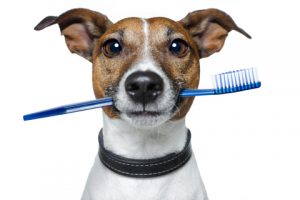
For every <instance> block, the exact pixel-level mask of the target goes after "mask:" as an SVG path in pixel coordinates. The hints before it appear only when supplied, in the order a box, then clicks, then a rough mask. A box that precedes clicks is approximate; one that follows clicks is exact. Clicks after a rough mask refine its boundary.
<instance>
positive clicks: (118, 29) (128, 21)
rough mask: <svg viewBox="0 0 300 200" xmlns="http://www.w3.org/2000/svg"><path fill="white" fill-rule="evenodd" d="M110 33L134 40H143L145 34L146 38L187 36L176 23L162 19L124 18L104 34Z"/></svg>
mask: <svg viewBox="0 0 300 200" xmlns="http://www.w3.org/2000/svg"><path fill="white" fill-rule="evenodd" d="M146 32H147V33H146ZM112 33H119V34H120V35H122V37H124V38H132V39H135V40H137V39H138V38H144V37H145V35H146V34H147V36H148V37H168V36H170V35H171V34H175V33H177V34H178V33H179V34H181V35H182V36H183V37H185V36H187V32H186V31H185V29H184V28H183V27H182V26H181V25H180V24H179V23H178V22H176V21H173V20H171V19H168V18H164V17H155V18H149V19H143V18H136V17H131V18H125V19H122V20H120V21H118V22H116V23H115V24H113V25H112V27H111V28H110V29H109V30H108V31H107V32H106V34H112Z"/></svg>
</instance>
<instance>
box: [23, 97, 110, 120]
mask: <svg viewBox="0 0 300 200" xmlns="http://www.w3.org/2000/svg"><path fill="white" fill-rule="evenodd" d="M111 105H112V98H111V97H106V98H102V99H96V100H92V101H85V102H81V103H76V104H69V105H66V106H60V107H56V108H52V109H48V110H43V111H40V112H35V113H31V114H27V115H24V116H23V120H24V121H28V120H33V119H39V118H45V117H52V116H56V115H63V114H68V113H73V112H79V111H83V110H89V109H94V108H100V107H103V106H111Z"/></svg>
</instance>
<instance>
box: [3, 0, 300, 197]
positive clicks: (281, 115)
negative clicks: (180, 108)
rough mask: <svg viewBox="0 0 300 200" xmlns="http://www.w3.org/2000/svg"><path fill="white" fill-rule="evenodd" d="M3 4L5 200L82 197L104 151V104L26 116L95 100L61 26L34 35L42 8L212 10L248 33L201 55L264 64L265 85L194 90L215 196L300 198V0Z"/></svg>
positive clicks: (195, 130)
mask: <svg viewBox="0 0 300 200" xmlns="http://www.w3.org/2000/svg"><path fill="white" fill-rule="evenodd" d="M4 2H5V1H2V2H1V3H0V4H1V5H0V9H1V12H0V15H1V18H0V19H1V32H0V34H1V37H0V41H1V48H0V51H1V54H0V55H1V59H0V62H1V63H0V70H1V71H0V93H1V98H0V99H1V100H0V102H1V104H0V119H1V121H0V162H1V163H0V199H3V200H4V199H5V200H16V199H22V200H41V199H42V200H53V199H55V200H66V199H80V196H81V193H82V190H83V188H84V185H85V181H86V178H87V175H88V172H89V170H90V167H91V166H92V164H93V161H94V158H95V156H96V153H97V149H98V144H97V134H98V131H99V130H100V128H101V126H102V116H101V110H99V109H98V110H92V111H86V112H80V113H76V114H70V115H64V116H58V117H52V118H47V119H41V120H36V121H30V122H23V121H22V115H23V114H25V113H30V112H34V111H37V110H43V109H47V108H50V107H55V106H58V105H62V104H68V103H73V102H80V101H84V100H90V99H93V98H94V96H93V90H92V82H91V64H90V63H88V62H87V61H85V60H84V59H82V58H80V57H78V56H75V55H71V54H70V53H69V52H68V50H67V48H66V46H65V44H64V39H63V37H61V36H60V33H59V29H58V27H57V26H53V27H49V28H48V29H45V30H44V31H41V32H35V31H34V30H33V27H34V26H35V25H36V24H37V23H38V22H39V21H40V20H41V19H43V18H44V17H45V16H48V15H59V14H61V13H62V12H65V11H66V10H68V9H71V8H76V7H85V8H90V9H94V10H97V11H100V12H102V13H104V14H106V15H107V16H108V17H109V18H110V19H111V20H112V21H114V22H116V21H118V20H120V19H122V18H125V17H130V16H138V17H145V18H147V17H153V16H165V17H169V18H172V19H174V20H179V19H181V18H183V17H184V16H185V15H186V14H187V13H188V12H190V11H194V10H197V9H203V8H209V7H215V8H219V9H222V10H224V11H226V12H227V13H228V14H230V15H231V16H232V18H233V19H234V20H235V21H236V23H237V24H238V25H239V26H240V27H242V28H243V29H245V30H246V31H247V32H249V33H250V35H252V37H253V39H252V40H248V39H247V38H245V37H244V36H242V35H240V34H239V33H236V32H234V31H232V32H231V33H230V34H229V37H228V39H227V41H226V44H225V46H224V48H223V50H222V51H221V52H220V53H218V54H215V55H213V56H211V57H209V58H207V59H203V60H201V69H202V73H201V83H200V87H201V88H204V87H210V86H211V83H210V75H212V74H215V73H221V72H224V71H229V70H232V69H240V68H246V67H257V68H258V70H259V75H260V79H261V81H262V88H261V89H259V90H254V91H248V92H243V93H239V94H232V95H223V96H212V97H197V99H196V101H195V102H194V105H193V107H192V109H191V111H190V112H189V115H188V117H187V125H188V127H189V128H190V129H191V130H192V134H193V137H192V143H193V148H194V151H195V154H196V157H197V160H198V165H199V168H200V172H201V174H202V178H203V179H204V182H205V185H206V188H207V191H208V194H209V197H210V199H211V200H282V199H285V200H299V199H300V192H299V190H300V128H299V123H300V120H299V111H300V110H299V100H300V97H299V90H300V81H299V80H300V79H299V72H300V71H299V68H300V65H299V64H300V62H299V58H300V52H299V45H300V28H299V19H300V14H297V13H299V5H298V4H297V1H292V0H290V1H288V0H285V1H257V0H254V1H253V0H248V1H239V0H228V1H221V0H197V1H195V0H184V1H183V0H182V1H178V0H176V1H175V0H170V1H166V0H161V1H158V2H155V1H141V0H140V1H138V0H137V1H130V0H120V1H117V0H110V1H109V0H103V1H100V0H98V1H96V0H89V1H87V0H85V1H79V0H73V1H66V0H51V1H50V0H48V1H46V0H40V1H37V0H36V1H34V0H27V1H21V0H19V1H16V0H10V1H6V2H5V3H4Z"/></svg>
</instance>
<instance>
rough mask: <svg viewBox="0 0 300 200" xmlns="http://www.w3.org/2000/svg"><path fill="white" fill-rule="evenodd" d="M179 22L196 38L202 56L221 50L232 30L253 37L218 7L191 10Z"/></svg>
mask: <svg viewBox="0 0 300 200" xmlns="http://www.w3.org/2000/svg"><path fill="white" fill-rule="evenodd" d="M179 23H180V24H181V25H182V26H183V27H184V28H185V29H187V30H188V32H189V33H190V34H191V36H192V37H193V39H194V40H195V42H196V44H197V46H198V51H199V56H200V58H205V57H208V56H210V55H211V54H213V53H215V52H219V51H220V50H221V49H222V47H223V45H224V42H225V39H226V37H227V35H228V33H229V32H230V31H231V30H235V31H238V32H240V33H241V34H243V35H244V36H246V37H247V38H249V39H251V36H250V35H249V34H248V33H246V32H245V31H244V30H243V29H241V28H239V27H238V26H237V25H236V24H235V22H234V21H233V19H232V18H231V17H230V16H229V15H227V14H226V13H225V12H223V11H221V10H218V9H206V10H198V11H194V12H191V13H189V14H188V15H187V16H186V17H185V18H183V19H181V20H180V21H179Z"/></svg>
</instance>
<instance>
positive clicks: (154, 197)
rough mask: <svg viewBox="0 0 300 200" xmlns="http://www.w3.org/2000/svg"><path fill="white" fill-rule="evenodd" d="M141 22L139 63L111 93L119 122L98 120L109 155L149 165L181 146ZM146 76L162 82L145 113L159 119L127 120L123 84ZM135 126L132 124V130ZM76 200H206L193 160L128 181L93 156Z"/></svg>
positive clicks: (182, 130) (167, 90)
mask: <svg viewBox="0 0 300 200" xmlns="http://www.w3.org/2000/svg"><path fill="white" fill-rule="evenodd" d="M143 22H144V34H145V47H144V54H143V58H142V59H141V60H140V61H139V62H138V63H136V64H135V65H134V66H132V67H131V69H130V70H128V71H127V72H126V73H125V74H124V75H123V77H122V79H121V81H120V84H119V90H118V92H117V102H116V107H117V108H118V109H119V110H121V111H122V112H123V113H124V114H122V115H121V118H122V119H111V118H109V117H108V116H107V115H106V114H105V113H104V114H103V120H104V123H103V139H104V146H105V148H106V149H108V150H109V151H112V152H114V153H116V154H119V155H122V156H124V157H128V158H135V159H150V158H157V157H161V156H164V155H167V154H169V153H172V152H178V151H181V150H182V149H183V147H184V145H185V142H186V136H187V134H186V133H187V128H186V126H185V119H184V118H183V119H180V120H177V121H170V120H169V119H170V118H171V115H172V114H171V109H172V108H173V105H174V103H175V98H174V94H173V93H172V88H171V84H170V80H169V79H168V78H167V76H166V75H165V74H164V72H163V70H162V69H160V67H159V66H158V65H157V64H156V63H155V61H154V60H153V58H152V57H151V55H150V53H149V49H148V45H149V44H148V24H147V22H146V21H145V20H143ZM139 70H142V71H146V70H151V71H153V72H155V73H157V74H158V75H160V76H161V77H162V78H163V81H164V91H163V95H162V96H161V97H159V98H158V99H157V100H156V103H153V104H151V105H148V106H147V107H146V109H147V110H153V111H157V110H160V111H164V113H165V114H164V115H162V116H159V117H152V119H151V117H140V118H137V119H132V118H130V117H129V116H127V115H126V111H128V110H130V111H139V110H141V106H140V105H136V103H134V102H132V101H131V100H130V99H129V98H128V96H127V94H126V92H125V87H124V82H125V80H126V78H127V77H128V76H129V75H130V74H131V73H133V72H135V71H139ZM135 123H137V124H135ZM82 200H207V195H206V191H205V188H204V185H203V183H202V180H201V177H200V173H199V171H198V167H197V163H196V160H195V157H194V155H192V157H191V158H190V160H189V161H188V162H187V163H186V164H185V165H184V166H183V167H181V168H180V169H178V170H176V171H174V172H172V173H170V174H167V175H164V176H159V177H154V178H131V177H126V176H121V175H118V174H116V173H114V172H112V171H111V170H109V169H108V168H106V167H105V166H104V165H103V164H102V163H101V161H100V159H99V157H98V156H96V160H95V163H94V166H93V168H92V170H91V172H90V175H89V178H88V181H87V183H86V187H85V190H84V193H83V196H82Z"/></svg>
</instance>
